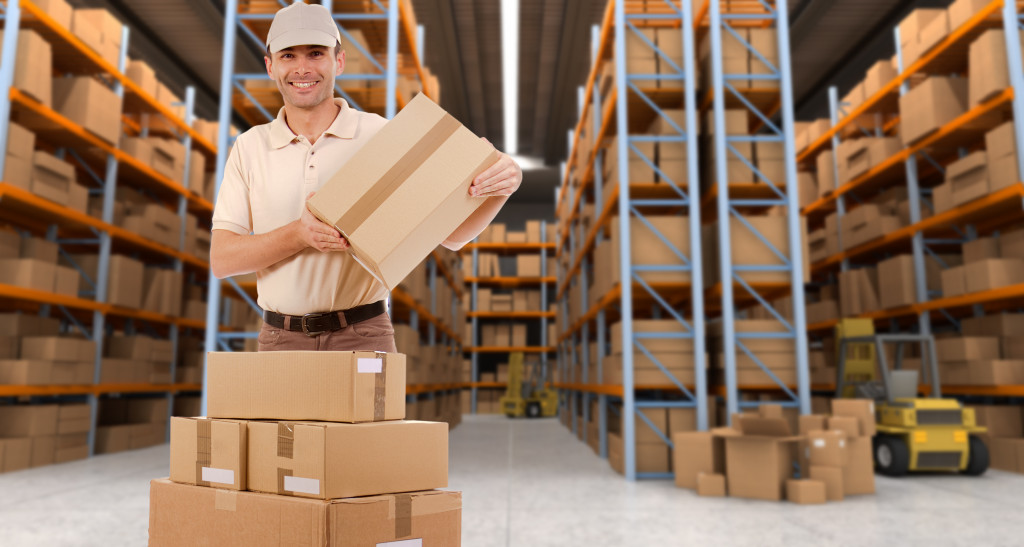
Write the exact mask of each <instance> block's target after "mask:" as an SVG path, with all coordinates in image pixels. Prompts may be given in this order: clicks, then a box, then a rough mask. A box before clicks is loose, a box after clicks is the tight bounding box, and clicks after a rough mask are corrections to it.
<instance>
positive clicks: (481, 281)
mask: <svg viewBox="0 0 1024 547" xmlns="http://www.w3.org/2000/svg"><path fill="white" fill-rule="evenodd" d="M555 281H556V278H555V277H554V276H549V277H508V276H506V277H467V278H466V283H476V284H478V285H505V286H519V285H541V284H544V283H554V282H555Z"/></svg>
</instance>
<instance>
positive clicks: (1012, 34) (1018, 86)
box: [0, 0, 1024, 181]
mask: <svg viewBox="0 0 1024 547" xmlns="http://www.w3.org/2000/svg"><path fill="white" fill-rule="evenodd" d="M1003 34H1004V35H1005V36H1006V60H1007V63H1008V64H1009V73H1010V85H1011V86H1013V135H1014V137H1016V145H1017V180H1018V181H1022V180H1024V152H1022V151H1024V69H1022V68H1021V66H1022V65H1021V62H1022V60H1021V46H1020V15H1019V14H1018V13H1017V3H1016V2H1011V1H1009V0H1006V1H1004V2H1003ZM0 114H2V112H0Z"/></svg>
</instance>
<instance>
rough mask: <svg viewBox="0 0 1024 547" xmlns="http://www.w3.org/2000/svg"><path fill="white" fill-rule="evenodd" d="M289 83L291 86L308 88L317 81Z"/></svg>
mask: <svg viewBox="0 0 1024 547" xmlns="http://www.w3.org/2000/svg"><path fill="white" fill-rule="evenodd" d="M289 83H290V84H291V85H292V86H293V87H297V88H299V89H309V88H311V87H313V86H315V85H316V84H317V83H319V82H289Z"/></svg>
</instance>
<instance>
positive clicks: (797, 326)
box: [775, 2, 811, 414]
mask: <svg viewBox="0 0 1024 547" xmlns="http://www.w3.org/2000/svg"><path fill="white" fill-rule="evenodd" d="M775 7H776V10H777V12H776V14H775V26H776V36H777V38H778V51H779V71H780V72H781V74H780V76H781V78H782V81H781V82H780V87H781V90H782V96H781V97H780V103H781V104H782V142H783V157H784V158H786V160H785V161H786V227H787V233H788V236H789V259H790V263H791V264H792V268H791V270H790V285H791V287H790V294H791V295H792V301H793V330H794V331H795V332H794V333H793V334H794V335H795V337H796V385H797V397H798V398H799V403H800V413H801V414H810V413H811V381H810V369H809V367H808V363H807V307H806V306H805V305H804V270H803V267H804V247H803V238H802V237H801V234H802V232H803V230H802V222H801V219H800V198H799V196H798V192H799V188H798V186H799V185H798V184H797V177H796V146H795V145H794V144H793V83H792V78H791V67H790V59H789V7H788V5H787V2H776V4H775Z"/></svg>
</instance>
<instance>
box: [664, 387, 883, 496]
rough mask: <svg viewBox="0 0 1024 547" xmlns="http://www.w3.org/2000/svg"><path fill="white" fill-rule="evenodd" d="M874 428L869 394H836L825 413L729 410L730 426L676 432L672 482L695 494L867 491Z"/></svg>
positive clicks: (871, 473) (869, 489) (871, 491)
mask: <svg viewBox="0 0 1024 547" xmlns="http://www.w3.org/2000/svg"><path fill="white" fill-rule="evenodd" d="M794 422H795V423H794ZM874 434H875V412H874V402H872V401H869V400H864V399H836V400H833V401H832V414H831V415H824V414H809V415H804V416H799V417H798V419H797V420H793V419H792V417H791V416H787V415H786V414H784V413H783V409H782V407H780V406H779V405H761V407H760V408H759V409H758V412H757V413H745V414H737V415H735V416H733V424H732V427H719V428H715V429H712V430H711V431H695V432H685V433H675V434H674V435H673V436H672V442H673V444H674V445H675V450H674V452H673V460H674V461H673V468H674V471H675V482H676V485H677V486H679V487H681V488H689V489H691V490H696V491H697V494H698V495H700V496H711V497H723V496H727V495H728V496H730V497H735V498H747V499H760V500H769V501H781V500H784V499H785V500H789V501H792V502H794V503H799V504H814V503H825V502H826V501H842V500H843V498H844V497H845V496H850V495H860V494H874V493H875V476H874V462H873V459H872V448H871V443H872V437H873V436H874Z"/></svg>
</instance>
